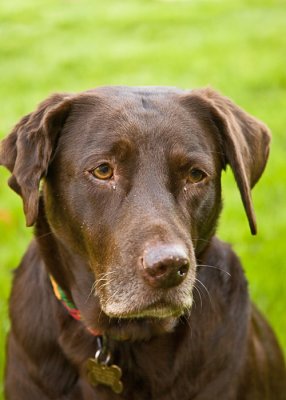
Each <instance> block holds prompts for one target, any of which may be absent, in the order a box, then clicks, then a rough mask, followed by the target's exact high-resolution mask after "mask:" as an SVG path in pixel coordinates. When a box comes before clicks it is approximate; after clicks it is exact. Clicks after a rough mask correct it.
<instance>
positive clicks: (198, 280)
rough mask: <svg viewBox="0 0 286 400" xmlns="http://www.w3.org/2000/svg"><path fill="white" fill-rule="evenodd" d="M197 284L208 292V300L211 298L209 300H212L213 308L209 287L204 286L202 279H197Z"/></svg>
mask: <svg viewBox="0 0 286 400" xmlns="http://www.w3.org/2000/svg"><path fill="white" fill-rule="evenodd" d="M196 282H198V283H199V284H200V285H202V287H203V288H204V289H205V291H206V292H207V295H208V298H209V300H210V304H211V305H212V306H213V302H212V298H211V295H210V292H209V291H208V289H207V287H206V286H205V285H204V284H203V282H202V281H201V280H200V279H198V278H196Z"/></svg>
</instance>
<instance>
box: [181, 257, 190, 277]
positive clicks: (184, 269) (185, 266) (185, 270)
mask: <svg viewBox="0 0 286 400" xmlns="http://www.w3.org/2000/svg"><path fill="white" fill-rule="evenodd" d="M188 270H189V263H188V261H187V260H186V261H185V262H184V264H183V265H182V266H181V267H180V268H179V269H178V275H179V276H180V277H184V276H185V275H187V273H188Z"/></svg>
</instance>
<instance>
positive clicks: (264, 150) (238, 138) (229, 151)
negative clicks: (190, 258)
mask: <svg viewBox="0 0 286 400" xmlns="http://www.w3.org/2000/svg"><path fill="white" fill-rule="evenodd" d="M190 98H192V99H193V100H195V99H196V101H198V102H199V103H200V104H201V105H202V106H203V109H204V110H207V111H208V112H209V113H210V117H211V119H212V121H213V122H214V124H215V126H216V127H217V129H218V132H219V134H220V137H221V139H222V140H221V143H222V147H223V152H224V157H225V161H226V163H228V164H229V165H230V167H231V169H232V171H233V174H234V177H235V180H236V182H237V186H238V188H239V191H240V195H241V198H242V202H243V205H244V208H245V211H246V214H247V218H248V221H249V226H250V230H251V233H252V234H253V235H255V234H256V232H257V229H256V218H255V213H254V209H253V203H252V198H251V188H252V187H253V186H254V185H255V184H256V182H257V181H258V179H259V178H260V176H261V174H262V172H263V170H264V168H265V165H266V162H267V159H268V155H269V144H270V139H271V135H270V132H269V130H268V128H267V127H266V126H265V125H264V124H263V123H262V122H260V121H258V120H257V119H256V118H254V117H252V116H251V115H249V114H247V113H246V112H245V111H243V110H242V109H241V108H239V107H238V106H237V105H235V104H234V103H233V102H232V101H230V100H229V99H228V98H226V97H224V96H221V95H220V94H219V93H217V92H215V91H214V90H212V89H209V88H207V89H198V90H194V91H192V92H191V93H190V94H189V99H190Z"/></svg>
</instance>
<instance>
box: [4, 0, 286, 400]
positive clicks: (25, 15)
mask: <svg viewBox="0 0 286 400" xmlns="http://www.w3.org/2000/svg"><path fill="white" fill-rule="evenodd" d="M285 20H286V8H285V4H284V2H283V1H282V0H281V1H279V0H276V1H275V0H247V1H246V0H241V1H239V0H234V1H229V0H190V1H167V0H165V1H156V0H126V1H125V0H122V1H118V0H108V1H100V0H98V1H92V0H41V1H36V0H25V1H24V0H13V1H9V2H7V1H6V2H1V4H0V35H1V42H0V60H1V62H0V99H1V106H0V137H4V136H5V135H6V134H7V133H8V132H9V130H10V129H11V127H12V126H13V124H14V123H15V122H17V120H18V119H19V118H20V117H21V116H22V115H24V114H25V113H27V112H29V111H31V110H32V109H33V108H34V107H35V105H36V104H37V103H38V102H39V101H40V100H42V99H43V98H44V97H45V96H47V95H48V94H50V93H51V92H54V91H71V92H75V91H79V90H84V89H87V88H91V87H95V86H98V85H103V84H109V85H110V84H124V85H125V84H127V85H173V86H180V87H183V88H192V87H200V86H205V85H211V86H213V87H214V88H217V89H219V90H220V91H222V92H223V93H224V94H226V95H228V96H230V97H231V98H233V99H234V100H235V101H236V102H237V103H239V104H240V105H241V106H242V107H244V108H245V109H247V110H248V111H249V112H251V113H253V114H254V115H256V116H257V117H259V118H261V119H262V120H264V121H265V122H266V123H267V124H268V125H269V127H270V128H271V129H272V132H273V143H272V152H271V157H270V161H269V164H268V167H267V169H266V172H265V174H264V176H263V178H262V180H261V182H259V184H258V186H257V188H255V189H254V193H253V196H254V203H255V209H256V214H257V219H258V224H259V225H258V226H259V235H258V236H257V237H251V235H250V234H249V230H248V226H247V221H246V218H245V216H244V212H243V208H242V204H241V201H240V199H239V195H238V192H237V189H236V187H235V184H234V182H233V178H232V174H231V173H227V174H226V176H225V177H224V179H223V180H224V198H225V209H224V213H223V216H222V218H221V224H220V229H219V236H220V237H221V238H223V239H225V240H228V241H229V242H231V243H232V244H233V246H234V248H235V250H236V251H237V253H238V254H239V255H240V257H241V258H242V260H243V263H244V267H245V270H246V274H247V277H248V279H249V282H250V291H251V294H252V297H253V299H254V300H255V301H256V302H257V304H258V305H259V307H260V308H261V309H262V310H263V312H264V313H265V314H266V315H267V317H268V319H269V320H270V321H271V323H272V325H273V327H274V329H275V331H276V332H277V335H278V337H279V340H280V342H281V344H282V346H283V348H284V351H285V352H286V334H285V332H286V318H285V312H284V307H285V304H286V280H285V274H286V265H285V244H284V243H285V242H284V240H285V237H286V207H285V199H286V184H285V177H286V164H285V154H286V153H285V151H286V133H285V118H284V116H285V109H286V69H285V51H286V24H285ZM7 177H8V173H7V172H5V171H4V170H3V171H2V170H1V171H0V263H1V268H0V312H1V329H0V375H1V376H2V375H3V368H4V360H5V356H4V346H5V335H6V333H7V331H8V328H9V322H8V317H7V297H8V295H9V290H10V285H11V270H12V269H13V268H14V267H15V266H16V265H17V263H18V262H19V260H20V258H21V255H22V254H23V252H24V249H25V247H26V245H27V243H28V241H29V239H30V237H31V230H30V229H26V228H25V227H24V218H23V216H22V205H21V201H20V199H19V198H18V197H17V196H16V195H15V194H14V193H12V191H10V190H9V189H8V187H7V186H6V184H5V182H6V179H7ZM283 260H284V261H283ZM1 382H2V379H1ZM1 392H2V389H1V383H0V399H2V397H1V396H2V395H1Z"/></svg>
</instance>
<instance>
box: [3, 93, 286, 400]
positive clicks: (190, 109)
mask: <svg viewBox="0 0 286 400" xmlns="http://www.w3.org/2000/svg"><path fill="white" fill-rule="evenodd" d="M269 141H270V134H269V131H268V129H267V128H266V126H265V125H263V124H262V123H261V122H260V121H258V120H256V119H255V118H253V117H251V116H250V115H248V114H247V113H245V112H244V111H243V110H241V109H240V108H239V107H238V106H236V105H235V104H234V103H232V102H231V101H230V100H229V99H227V98H225V97H223V96H221V95H220V94H218V93H217V92H215V91H213V90H212V89H198V90H192V91H183V90H178V89H173V88H161V87H158V88H156V87H155V88H148V87H146V88H128V87H103V88H98V89H95V90H90V91H86V92H84V93H80V94H55V95H53V96H51V97H49V98H48V99H47V100H45V101H44V102H42V103H41V104H40V105H39V107H38V108H37V109H36V111H34V112H32V113H31V114H29V115H26V116H25V117H23V118H22V119H21V120H20V122H19V123H18V124H17V125H16V126H15V128H14V129H13V130H12V132H11V133H10V135H9V136H8V137H7V138H6V139H4V140H3V141H2V144H1V153H0V162H1V164H2V165H4V166H5V167H7V168H8V169H9V170H10V172H11V178H10V179H9V185H10V187H11V188H12V189H14V190H15V191H16V192H17V193H18V194H20V195H21V197H22V199H23V203H24V213H25V216H26V223H27V226H32V225H34V227H35V228H34V229H35V239H34V240H33V241H32V243H31V244H30V246H29V248H28V250H27V252H26V254H25V256H24V258H23V260H22V262H21V264H20V266H19V268H18V269H17V270H16V272H15V277H14V282H13V288H12V294H11V299H10V318H11V331H10V334H9V338H8V343H7V367H6V377H5V388H6V389H5V390H6V396H7V399H8V400H20V399H21V400H48V399H57V400H59V399H61V400H64V399H65V400H71V399H76V400H80V399H84V400H92V399H100V400H107V399H108V400H113V399H114V400H116V399H125V400H143V399H146V400H147V399H148V400H152V399H153V400H154V399H156V400H191V399H194V400H221V399H223V400H234V399H235V400H266V399H271V400H282V399H286V373H285V365H284V360H283V355H282V353H281V351H280V349H279V346H278V344H277V342H276V339H275V336H274V334H273V332H272V330H271V328H270V327H269V326H268V324H267V322H266V321H265V320H264V318H263V317H262V316H261V314H260V313H259V312H258V310H257V309H256V308H255V306H253V305H252V303H251V302H250V300H249V294H248V288H247V282H246V279H245V276H244V273H243V270H242V267H241V265H240V262H239V260H238V258H237V256H236V255H235V254H234V252H233V251H232V249H231V247H230V246H229V245H228V244H226V243H223V242H221V241H220V240H219V239H217V238H216V237H215V236H214V235H215V231H216V227H217V222H218V218H219V214H220V211H221V208H222V201H221V183H220V180H221V172H222V170H224V169H225V168H226V166H227V165H230V167H231V169H232V171H233V174H234V177H235V179H236V182H237V186H238V189H239V191H240V194H241V198H242V202H243V205H244V208H245V211H246V215H247V218H248V221H249V225H250V229H251V232H252V233H253V234H255V233H256V222H255V215H254V211H253V205H252V200H251V188H252V187H253V186H254V185H255V183H256V182H257V181H258V179H259V178H260V176H261V174H262V172H263V170H264V167H265V164H266V161H267V157H268V151H269ZM41 181H42V185H41V186H40V182H41Z"/></svg>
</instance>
